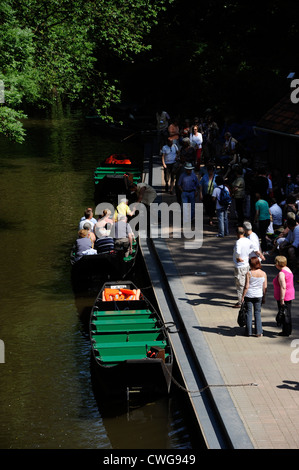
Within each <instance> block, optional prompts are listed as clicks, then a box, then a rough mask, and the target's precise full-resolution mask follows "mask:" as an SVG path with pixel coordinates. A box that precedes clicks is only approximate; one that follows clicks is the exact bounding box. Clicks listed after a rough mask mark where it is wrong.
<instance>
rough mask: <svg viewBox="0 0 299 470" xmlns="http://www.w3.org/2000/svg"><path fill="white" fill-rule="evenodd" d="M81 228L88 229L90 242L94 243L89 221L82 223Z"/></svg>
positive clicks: (94, 237) (94, 238)
mask: <svg viewBox="0 0 299 470" xmlns="http://www.w3.org/2000/svg"><path fill="white" fill-rule="evenodd" d="M83 230H88V237H89V238H90V239H91V241H92V243H94V242H95V241H96V236H95V233H94V231H93V228H92V225H91V223H89V222H85V224H84V225H83Z"/></svg>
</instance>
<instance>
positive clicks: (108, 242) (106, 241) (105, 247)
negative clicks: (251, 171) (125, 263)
mask: <svg viewBox="0 0 299 470" xmlns="http://www.w3.org/2000/svg"><path fill="white" fill-rule="evenodd" d="M94 247H95V249H96V250H97V253H98V254H109V253H110V254H111V253H114V240H113V238H112V237H110V236H109V235H103V236H102V237H100V238H96V241H95V244H94Z"/></svg>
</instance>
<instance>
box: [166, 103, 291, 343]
mask: <svg viewBox="0 0 299 470" xmlns="http://www.w3.org/2000/svg"><path fill="white" fill-rule="evenodd" d="M161 116H163V119H160V117H161ZM157 129H158V133H159V136H160V143H161V147H160V148H161V156H162V165H163V168H164V180H165V190H166V192H168V191H169V190H170V194H173V193H174V188H175V190H176V196H177V200H178V202H180V203H181V204H182V212H183V216H184V217H185V215H184V212H185V210H184V208H185V205H184V203H186V202H188V203H190V204H191V219H192V217H194V205H195V203H196V202H202V203H203V205H204V211H205V215H206V216H207V218H208V223H209V225H210V226H213V225H215V224H217V228H218V233H217V235H216V236H217V237H220V238H222V237H225V236H227V235H229V220H230V221H231V222H234V221H235V226H236V230H237V242H236V244H235V247H234V255H233V261H234V269H235V285H236V290H237V298H238V300H237V303H236V304H235V306H234V307H235V308H238V309H240V308H241V305H242V303H243V302H245V303H246V307H247V323H246V334H247V335H249V336H251V335H252V315H253V314H254V316H255V328H256V336H262V334H263V331H262V322H261V305H262V303H263V302H265V296H266V291H267V275H266V273H265V272H264V271H263V270H262V262H263V261H265V259H266V258H265V257H268V256H271V255H273V256H275V255H276V257H275V266H276V268H277V269H278V270H279V274H278V275H277V276H276V277H275V279H274V281H273V284H274V297H275V299H276V300H277V303H278V307H279V308H281V307H285V318H287V319H288V321H287V326H286V323H284V324H283V325H282V327H283V328H282V332H281V335H283V336H288V335H289V334H290V333H291V331H292V325H291V304H292V300H293V299H294V297H295V290H294V273H295V272H296V268H297V263H298V256H299V175H296V177H295V178H292V176H291V174H287V175H286V176H285V178H284V177H283V175H282V174H281V172H280V171H279V170H278V169H276V168H275V169H273V170H272V171H268V170H267V168H265V167H264V166H262V165H261V166H259V167H255V166H253V165H252V162H250V157H248V155H247V154H246V152H244V147H243V145H242V144H240V143H239V142H238V141H237V139H236V138H234V137H233V136H232V135H231V133H230V132H226V133H225V134H224V141H223V142H221V140H220V135H219V128H218V126H217V124H216V123H215V122H214V120H213V119H212V117H211V115H210V114H209V115H208V116H207V119H206V120H203V119H198V118H194V120H193V123H192V124H191V123H190V121H189V120H185V121H184V122H183V124H182V125H181V126H179V124H178V120H176V119H175V120H171V119H170V117H169V115H168V113H166V112H165V111H164V112H162V113H157ZM169 182H170V186H169ZM256 232H257V233H256Z"/></svg>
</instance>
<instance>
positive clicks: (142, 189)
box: [137, 186, 146, 202]
mask: <svg viewBox="0 0 299 470" xmlns="http://www.w3.org/2000/svg"><path fill="white" fill-rule="evenodd" d="M145 190H146V187H145V186H143V187H142V188H141V189H140V190H139V192H138V198H137V202H141V201H142V198H143V195H144V193H145Z"/></svg>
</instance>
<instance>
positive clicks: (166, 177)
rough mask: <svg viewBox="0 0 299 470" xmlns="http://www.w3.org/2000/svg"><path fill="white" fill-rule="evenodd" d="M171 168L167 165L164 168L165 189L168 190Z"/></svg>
mask: <svg viewBox="0 0 299 470" xmlns="http://www.w3.org/2000/svg"><path fill="white" fill-rule="evenodd" d="M169 176H170V174H169V168H168V166H167V165H166V168H164V181H165V189H166V191H168V181H169Z"/></svg>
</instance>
